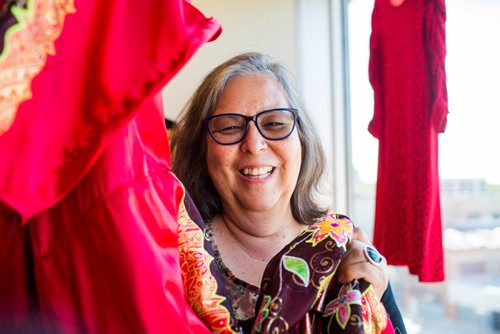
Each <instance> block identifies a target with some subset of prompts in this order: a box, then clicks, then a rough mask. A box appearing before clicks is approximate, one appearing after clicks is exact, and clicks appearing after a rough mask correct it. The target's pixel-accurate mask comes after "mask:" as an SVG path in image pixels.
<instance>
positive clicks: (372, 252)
mask: <svg viewBox="0 0 500 334" xmlns="http://www.w3.org/2000/svg"><path fill="white" fill-rule="evenodd" d="M363 253H365V257H366V259H367V260H368V262H370V263H371V264H373V265H374V266H380V264H381V263H382V262H383V261H384V257H383V256H382V255H381V254H380V253H379V252H378V251H377V250H376V249H375V248H373V247H370V246H366V247H365V248H364V249H363Z"/></svg>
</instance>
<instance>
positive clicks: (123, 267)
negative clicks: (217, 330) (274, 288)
mask: <svg viewBox="0 0 500 334" xmlns="http://www.w3.org/2000/svg"><path fill="white" fill-rule="evenodd" d="M4 9H7V10H6V11H3V12H2V13H1V15H5V16H4V17H6V18H7V19H6V20H3V21H2V23H1V24H0V33H4V34H3V36H2V39H1V40H0V42H1V44H2V45H1V52H2V54H1V57H0V120H1V121H2V123H1V126H0V332H2V333H3V332H9V333H10V332H23V333H25V332H27V333H41V332H44V333H45V332H46V333H54V332H62V333H208V332H209V331H208V329H207V327H206V326H205V325H204V324H203V323H202V321H201V320H200V319H199V318H198V317H197V316H196V315H195V314H194V312H193V311H192V310H191V308H190V307H189V305H188V304H187V302H186V301H185V293H184V289H183V283H182V277H181V272H180V264H179V253H178V248H177V247H178V240H177V228H178V224H177V214H178V206H179V205H180V203H181V201H182V199H183V196H184V191H183V188H182V186H181V185H180V183H179V182H178V180H177V179H176V178H175V177H174V176H173V175H172V173H171V172H170V157H169V150H168V140H167V137H166V130H165V126H164V118H163V108H162V104H161V101H159V100H158V99H157V98H154V97H155V96H159V91H160V89H161V88H162V87H163V86H164V85H165V84H166V83H167V82H168V81H169V80H170V79H171V78H172V77H173V76H174V75H175V74H176V73H177V71H179V70H180V69H181V68H182V66H183V65H184V64H185V63H186V62H187V60H188V59H189V58H190V57H191V56H192V55H193V53H194V52H196V50H197V49H198V48H199V47H200V46H201V45H202V44H203V43H205V42H207V41H208V40H210V39H212V38H214V37H216V36H217V34H218V32H219V31H220V26H219V25H218V23H217V22H216V21H215V20H213V19H207V18H205V17H204V16H203V15H202V14H201V13H200V12H199V11H198V10H197V9H196V8H194V7H193V6H192V5H190V4H189V3H188V2H186V1H183V0H165V1H157V0H144V1H118V0H108V1H100V0H76V1H75V2H74V3H73V1H72V0H66V1H64V0H54V1H47V0H33V1H28V2H26V1H10V2H7V4H6V5H5V8H4Z"/></svg>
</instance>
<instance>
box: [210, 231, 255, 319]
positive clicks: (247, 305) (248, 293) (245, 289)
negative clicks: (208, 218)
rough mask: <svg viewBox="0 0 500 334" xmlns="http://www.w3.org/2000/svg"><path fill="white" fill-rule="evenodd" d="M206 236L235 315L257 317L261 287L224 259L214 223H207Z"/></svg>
mask: <svg viewBox="0 0 500 334" xmlns="http://www.w3.org/2000/svg"><path fill="white" fill-rule="evenodd" d="M205 237H206V238H207V239H208V240H209V241H210V244H211V245H212V249H213V250H214V257H215V261H216V263H217V265H218V267H219V269H220V271H221V273H222V275H221V276H222V280H223V282H224V284H225V286H226V289H227V292H228V293H229V300H230V301H231V306H232V308H233V312H234V316H235V318H236V319H237V320H238V321H244V320H249V319H253V318H255V304H256V303H257V299H258V298H259V288H258V287H256V286H255V285H252V284H250V283H247V282H245V281H243V280H241V279H239V278H238V277H236V276H235V275H234V274H233V273H232V272H231V270H230V269H229V268H228V267H226V265H225V264H224V262H223V261H222V257H221V255H220V252H219V249H218V248H217V243H216V241H215V238H214V233H213V230H212V224H210V223H207V224H206V225H205Z"/></svg>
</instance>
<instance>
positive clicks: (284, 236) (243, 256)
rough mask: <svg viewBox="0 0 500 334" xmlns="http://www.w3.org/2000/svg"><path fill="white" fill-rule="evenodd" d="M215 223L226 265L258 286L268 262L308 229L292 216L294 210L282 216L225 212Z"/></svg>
mask: <svg viewBox="0 0 500 334" xmlns="http://www.w3.org/2000/svg"><path fill="white" fill-rule="evenodd" d="M212 226H213V231H214V236H215V240H216V243H217V247H218V249H219V252H220V254H221V257H222V260H223V261H224V263H225V265H226V266H227V267H228V268H229V269H230V270H231V271H232V272H233V274H234V275H236V276H237V277H238V278H240V279H242V280H244V281H246V282H248V283H251V284H254V285H256V286H259V285H260V280H261V278H262V274H263V273H264V270H265V267H266V266H267V263H268V262H269V261H270V260H271V259H272V258H273V257H274V256H275V255H276V254H277V253H278V252H279V251H281V249H283V247H285V246H286V245H287V244H288V243H290V242H291V241H292V240H293V239H294V238H295V237H296V236H297V235H298V234H299V233H300V232H301V231H303V230H304V229H305V228H306V226H305V225H301V224H299V223H298V222H297V221H296V220H295V219H294V218H293V215H292V213H291V210H290V212H283V213H282V214H281V215H269V214H266V215H259V214H258V213H248V214H245V215H242V214H234V213H232V214H231V213H222V214H220V215H219V216H217V217H215V218H214V220H213V223H212Z"/></svg>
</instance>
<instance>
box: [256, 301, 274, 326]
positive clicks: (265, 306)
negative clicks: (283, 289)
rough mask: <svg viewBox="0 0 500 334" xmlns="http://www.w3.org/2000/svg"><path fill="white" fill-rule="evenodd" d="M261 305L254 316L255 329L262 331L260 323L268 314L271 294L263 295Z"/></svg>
mask: <svg viewBox="0 0 500 334" xmlns="http://www.w3.org/2000/svg"><path fill="white" fill-rule="evenodd" d="M262 304H263V306H262V307H261V308H260V312H259V314H257V317H256V318H255V324H256V326H255V329H256V331H257V332H260V331H262V323H263V322H264V320H265V319H266V318H267V316H268V315H269V304H271V296H269V295H264V299H263V301H262Z"/></svg>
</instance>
